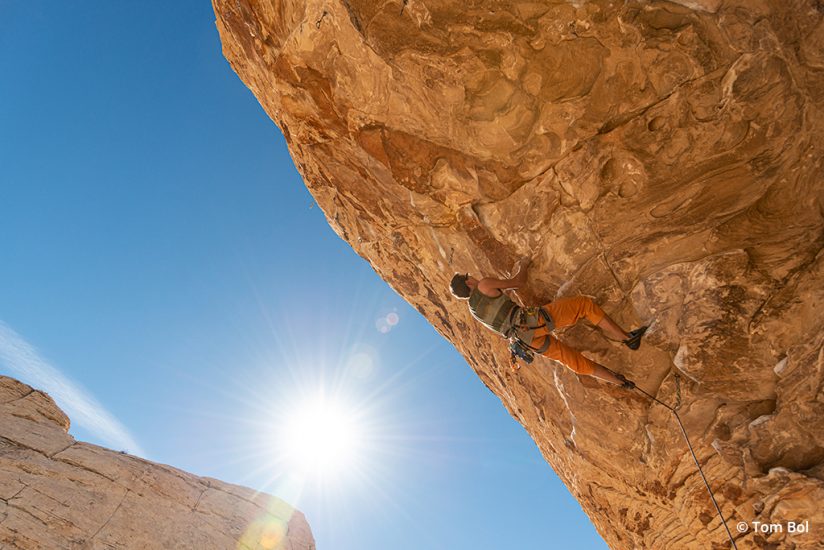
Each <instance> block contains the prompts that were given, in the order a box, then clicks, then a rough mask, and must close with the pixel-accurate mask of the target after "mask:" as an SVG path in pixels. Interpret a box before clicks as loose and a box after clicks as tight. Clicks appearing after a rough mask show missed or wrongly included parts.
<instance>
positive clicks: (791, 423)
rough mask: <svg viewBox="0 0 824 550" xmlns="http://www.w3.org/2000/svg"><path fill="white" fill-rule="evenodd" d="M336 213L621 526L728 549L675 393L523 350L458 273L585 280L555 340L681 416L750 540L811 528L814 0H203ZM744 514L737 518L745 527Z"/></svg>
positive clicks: (615, 541)
mask: <svg viewBox="0 0 824 550" xmlns="http://www.w3.org/2000/svg"><path fill="white" fill-rule="evenodd" d="M213 4H214V8H215V12H216V14H217V26H218V29H219V31H220V34H221V38H222V41H223V47H224V53H225V55H226V57H227V58H228V59H229V61H230V63H231V64H232V67H233V68H234V69H235V70H236V71H237V73H238V74H239V75H240V77H241V78H242V79H243V81H244V82H245V83H246V84H247V85H248V86H249V88H250V89H251V90H252V91H253V92H254V94H255V95H256V96H257V97H258V99H259V100H260V102H261V104H262V105H263V107H264V108H265V110H266V112H267V113H268V114H269V115H270V116H271V117H272V119H273V120H274V121H275V122H276V123H277V124H278V126H279V127H280V128H281V130H282V131H283V133H284V135H285V136H286V140H287V142H288V144H289V148H290V151H291V154H292V157H293V159H294V161H295V164H296V165H297V167H298V169H299V170H300V172H301V173H302V175H303V177H304V180H305V182H306V184H307V186H308V187H309V189H310V190H311V192H312V193H313V195H314V197H315V198H316V199H317V201H318V203H319V205H320V206H321V207H322V208H323V210H324V212H325V213H326V216H327V218H328V220H329V223H330V224H331V225H332V227H333V228H334V229H335V230H336V231H337V233H338V234H339V235H340V236H341V237H342V238H344V239H345V240H346V241H348V242H349V243H350V244H351V245H352V247H353V248H354V249H355V250H356V251H357V252H358V253H359V254H360V255H361V256H363V257H364V258H366V259H367V260H368V261H369V262H371V264H372V266H373V267H374V268H375V270H376V271H377V272H378V273H379V274H380V275H381V276H382V277H383V278H384V279H385V280H386V281H387V282H388V283H389V284H390V285H392V286H393V288H395V289H396V290H397V292H399V293H400V294H401V295H402V296H403V297H404V298H406V299H407V300H408V301H409V302H410V303H411V304H413V305H414V306H415V307H417V308H418V309H419V310H420V312H421V313H422V314H423V315H425V316H426V317H427V318H428V319H429V320H430V322H431V323H432V324H433V325H434V326H435V328H436V329H437V330H438V331H439V332H440V333H441V334H443V335H444V337H446V338H448V339H449V340H450V341H452V342H453V343H454V345H455V346H456V347H457V348H458V349H459V350H460V351H461V352H462V353H463V355H464V356H465V357H466V359H467V361H468V362H469V364H470V366H471V367H472V368H473V369H474V370H475V372H476V373H477V374H478V376H479V377H480V378H481V379H482V380H483V381H484V383H485V384H486V385H487V386H488V387H489V389H490V390H491V391H493V392H494V393H495V394H496V395H498V396H499V397H500V399H501V402H502V403H503V405H504V406H505V407H506V408H507V409H508V410H509V412H510V413H511V414H512V416H513V417H514V418H515V419H517V421H518V422H520V423H521V424H523V426H524V427H525V428H526V429H527V430H528V432H529V433H530V434H531V435H532V437H533V438H534V439H535V441H536V442H537V444H538V446H539V447H540V449H541V451H542V453H543V455H544V456H545V457H546V460H547V462H548V463H549V464H550V465H551V466H552V468H553V469H554V470H555V471H556V472H557V473H558V475H559V476H560V477H561V478H562V479H563V480H564V482H565V483H566V485H567V487H568V488H569V490H570V491H571V492H572V494H574V495H575V497H576V498H577V499H578V500H579V501H580V503H581V505H582V506H583V508H584V509H585V510H586V512H587V513H588V514H589V517H590V518H591V519H592V521H593V523H594V524H595V526H596V527H597V529H598V531H599V532H600V533H601V535H602V536H603V537H604V539H605V540H606V541H607V542H608V544H609V545H610V546H611V547H613V548H702V549H703V548H726V547H729V542H728V540H727V537H726V534H725V533H724V531H723V528H722V526H721V524H720V521H719V519H718V517H717V515H716V513H715V510H714V509H713V507H712V504H711V502H710V500H709V498H708V496H707V493H706V490H705V488H704V486H703V485H702V483H701V480H700V478H699V477H698V474H697V472H696V470H695V467H694V464H693V462H692V459H691V457H690V455H689V453H688V451H687V448H686V446H685V445H684V443H683V441H682V439H681V435H680V432H679V431H678V427H677V424H675V422H674V420H673V418H672V416H671V414H670V413H669V412H668V411H667V410H666V409H662V408H661V407H660V406H657V405H651V403H650V402H649V401H648V400H646V399H645V398H642V397H639V396H638V395H635V394H632V395H631V394H628V393H627V392H625V391H623V390H621V389H617V388H613V387H606V386H605V385H604V384H601V383H598V382H595V381H593V380H591V379H580V380H579V379H578V378H577V377H576V376H575V374H574V373H572V372H570V371H569V370H566V369H564V368H562V367H559V366H557V365H555V364H551V363H550V362H549V361H546V360H543V361H536V363H535V364H533V366H531V367H530V368H525V369H522V370H521V372H520V373H519V374H517V375H516V374H513V373H512V372H510V371H509V369H508V366H507V363H508V357H507V351H506V347H505V345H504V343H503V342H502V341H501V340H500V339H498V338H496V337H495V336H494V335H493V334H491V333H489V332H486V331H485V330H483V329H482V328H481V327H480V326H479V325H478V324H477V323H475V322H473V320H472V319H471V317H470V316H469V313H468V312H467V310H466V307H465V305H464V304H462V303H458V302H456V301H455V300H454V299H452V298H451V296H450V295H449V292H448V289H447V284H448V281H449V279H450V278H451V276H452V274H453V272H455V271H462V272H463V271H469V272H472V273H475V274H485V275H505V274H506V272H507V270H508V269H509V268H510V266H511V265H512V264H513V262H514V261H515V259H517V258H518V257H519V256H522V255H530V256H532V257H533V258H534V264H533V267H532V270H531V280H530V284H529V288H528V289H527V292H525V293H524V294H523V295H522V296H523V297H524V298H525V299H526V300H527V301H528V302H532V303H541V302H544V301H548V300H550V299H552V298H553V297H556V296H564V295H575V294H578V293H585V294H590V295H594V296H595V297H596V298H597V300H598V301H599V302H600V303H601V304H603V306H604V307H605V309H606V310H607V311H608V312H610V313H611V314H612V315H613V316H614V317H615V318H616V319H617V320H619V322H621V323H622V324H624V325H626V326H637V325H639V324H640V323H643V322H648V321H651V322H653V323H654V324H653V327H652V329H651V331H650V333H649V336H648V338H647V339H646V341H645V344H644V346H643V347H642V349H641V350H640V351H639V352H636V353H632V352H629V351H628V350H626V349H625V348H622V347H621V346H618V345H615V344H612V343H609V342H607V341H606V340H604V339H603V338H602V337H601V336H599V335H598V334H597V333H596V332H595V331H593V330H591V328H588V327H577V328H575V329H574V330H570V331H567V332H566V334H563V335H562V338H563V339H565V340H566V341H567V342H568V343H570V344H572V345H574V346H577V347H579V348H580V349H585V350H588V351H589V353H590V354H591V356H592V357H593V358H595V359H596V360H598V361H600V362H602V363H603V364H605V365H607V366H610V367H613V368H615V369H616V370H618V371H619V372H623V373H625V374H626V375H628V376H629V377H631V378H633V379H635V380H637V381H639V382H640V385H641V386H642V387H643V388H644V389H646V390H648V391H649V392H651V393H653V394H655V395H657V396H658V397H659V398H660V399H662V400H664V401H666V402H669V403H672V404H679V403H680V409H679V411H680V415H681V417H682V418H683V420H684V423H685V425H686V428H687V430H688V431H689V433H690V434H691V436H692V439H693V442H694V444H695V445H696V449H697V453H698V456H699V459H700V461H701V462H702V464H703V465H704V469H705V472H706V473H707V475H708V477H709V478H710V480H711V481H712V483H713V485H714V489H715V492H716V495H717V497H718V499H719V503H720V505H721V508H722V509H723V511H724V514H725V515H726V516H727V518H728V519H729V522H730V527H731V528H732V529H733V532H734V533H735V524H736V523H737V522H739V521H746V522H752V521H762V522H765V523H769V522H773V523H781V524H783V525H785V526H786V524H787V522H788V521H802V520H809V524H810V527H811V531H812V532H810V533H806V534H789V533H787V532H786V530H785V531H784V532H783V533H773V534H767V533H754V532H753V530H752V529H749V530H748V531H747V532H746V533H736V537H737V538H738V547H739V548H765V549H766V548H770V549H774V548H799V549H800V548H821V547H824V511H823V510H824V508H822V507H821V503H822V502H824V393H822V386H824V347H823V344H824V330H822V326H824V284H822V282H824V278H823V277H822V274H824V273H823V272H824V256H822V252H821V249H822V242H824V233H823V232H822V230H823V229H824V225H823V224H822V215H823V213H824V209H822V202H824V201H823V200H822V199H824V177H823V176H822V148H823V147H824V125H822V106H824V22H822V12H824V4H822V2H821V1H820V0H680V1H677V2H660V1H643V2H642V1H637V0H627V1H621V2H618V1H607V0H594V1H584V0H581V1H577V2H576V1H569V2H567V1H560V0H555V1H552V0H550V1H546V2H531V1H527V0H520V1H519V0H496V1H492V0H488V1H480V0H463V1H460V2H458V1H447V0H386V1H380V2H375V1H372V0H231V1H229V0H213ZM750 525H751V524H750Z"/></svg>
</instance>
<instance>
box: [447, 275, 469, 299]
mask: <svg viewBox="0 0 824 550" xmlns="http://www.w3.org/2000/svg"><path fill="white" fill-rule="evenodd" d="M474 286H475V279H473V278H472V277H470V276H469V273H455V276H454V277H452V282H451V283H449V290H451V291H452V295H453V296H454V297H455V298H460V299H462V300H465V299H467V298H469V294H470V293H471V292H472V288H473V287H474Z"/></svg>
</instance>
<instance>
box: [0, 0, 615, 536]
mask: <svg viewBox="0 0 824 550" xmlns="http://www.w3.org/2000/svg"><path fill="white" fill-rule="evenodd" d="M0 11H2V13H3V16H2V17H0V70H1V71H2V74H3V78H2V79H0V244H1V245H2V246H0V266H2V269H0V373H2V374H7V375H11V376H15V377H17V378H20V379H22V380H24V381H26V382H29V383H31V384H33V385H37V386H39V387H43V385H44V384H47V385H49V389H50V391H51V393H52V394H53V395H55V397H56V398H57V399H58V401H59V402H60V403H61V405H62V406H64V407H65V408H66V409H67V410H68V412H69V413H70V414H71V415H72V416H73V417H74V425H73V427H72V433H73V434H74V435H75V436H76V437H78V438H79V439H82V440H86V441H90V442H93V443H99V444H102V445H106V446H109V447H114V448H118V447H124V448H126V447H128V448H129V449H128V450H130V451H133V452H139V453H140V454H142V455H144V456H146V457H147V458H149V459H151V460H154V461H157V462H161V463H167V464H171V465H174V466H176V467H179V468H182V469H184V470H187V471H190V472H193V473H195V474H198V475H206V476H211V477H216V478H219V479H222V480H225V481H229V482H233V483H239V484H243V485H247V486H250V487H254V488H258V489H263V490H266V491H268V492H271V493H274V494H281V495H283V496H285V497H287V498H291V499H292V500H293V501H294V502H293V503H294V504H296V505H297V506H298V507H299V508H300V509H301V510H302V511H304V513H305V514H306V515H307V518H308V520H309V522H310V524H311V526H312V529H313V531H314V534H315V537H316V540H317V542H318V548H319V549H323V550H326V549H344V550H345V549H350V548H351V549H356V548H357V549H372V550H382V549H389V548H392V549H401V550H402V549H413V548H414V549H415V550H419V549H420V548H422V547H423V548H436V549H440V548H443V549H463V548H467V549H469V548H471V549H473V550H481V549H487V548H488V549H493V548H494V549H500V548H519V549H533V548H534V549H543V548H571V547H574V548H577V549H587V548H593V549H602V548H606V546H605V545H604V543H603V542H602V541H601V540H600V538H599V537H598V536H597V534H596V532H595V530H594V528H593V527H592V525H591V523H590V522H589V520H588V518H587V517H586V516H585V515H584V514H583V512H582V511H581V509H580V506H579V505H578V503H577V502H576V501H575V500H574V499H572V498H571V497H570V496H569V494H568V492H567V491H566V489H565V488H564V487H563V485H562V484H561V483H560V482H559V481H558V479H557V477H556V476H555V474H554V473H553V472H552V471H551V469H550V468H549V466H548V465H547V464H546V463H545V462H544V461H543V459H542V457H541V455H540V453H539V451H538V449H537V447H536V446H535V444H534V442H532V440H531V439H530V438H529V437H528V436H527V434H526V433H525V431H524V430H523V428H521V426H519V425H518V424H517V422H516V421H515V420H513V419H512V418H511V417H510V416H509V415H508V414H507V413H506V411H505V410H504V408H503V407H502V406H501V404H500V402H499V400H498V398H497V397H495V396H494V395H493V394H492V393H490V392H489V390H487V389H486V388H485V387H484V386H483V384H482V383H481V382H480V381H479V380H478V378H477V377H476V376H475V374H474V373H473V372H472V370H471V369H470V368H469V367H468V366H467V365H466V363H465V362H464V361H463V359H462V358H461V357H460V356H459V355H458V354H457V353H456V352H455V350H454V349H453V348H452V346H451V345H450V344H449V343H448V342H446V341H445V340H444V339H443V338H441V337H440V336H439V335H438V334H437V333H436V332H435V331H434V330H433V329H432V328H431V327H430V326H429V325H428V324H427V323H426V322H425V321H424V320H423V319H422V318H421V317H420V315H419V314H418V313H417V312H416V311H415V310H414V309H413V308H411V307H409V306H408V305H407V304H406V303H405V302H404V301H403V300H402V299H401V298H400V297H399V296H398V295H396V294H395V293H394V292H393V291H392V290H391V289H390V288H389V287H388V286H387V285H386V284H385V283H384V282H383V281H381V280H380V279H379V278H378V277H377V276H376V275H375V273H374V272H373V271H372V269H371V268H370V267H369V265H368V264H367V263H366V262H365V261H363V260H362V259H361V258H359V257H358V256H357V255H356V254H355V253H354V252H352V250H351V249H350V248H349V247H348V245H346V244H345V243H344V242H343V241H341V240H340V239H339V238H338V237H337V236H336V235H335V234H334V233H333V232H332V230H331V229H330V228H329V227H328V225H327V223H326V221H325V219H324V217H323V214H322V212H320V210H319V209H318V208H317V206H316V205H315V204H314V201H313V199H312V197H311V196H310V195H309V193H308V192H307V191H306V189H305V187H304V186H303V184H302V182H301V180H300V178H299V176H298V174H297V173H296V171H295V169H294V167H293V165H292V162H291V159H290V157H289V154H288V151H287V150H286V146H285V143H284V140H283V138H282V136H281V135H280V132H279V130H278V129H277V127H276V126H275V125H274V124H273V123H272V122H271V121H270V120H269V119H268V117H266V115H265V113H264V112H263V110H262V109H261V108H260V106H259V105H258V103H257V101H256V100H255V98H254V97H253V96H252V94H251V92H249V91H248V90H247V89H246V87H245V86H244V85H243V84H242V82H241V81H240V80H239V79H238V78H237V76H236V75H235V74H234V73H233V72H232V71H231V69H230V67H229V65H228V63H227V62H226V61H225V60H224V59H223V57H222V54H221V51H220V43H219V39H218V35H217V31H216V29H215V26H214V14H213V13H212V9H211V5H210V3H209V2H206V1H200V2H190V1H177V2H155V3H133V2H131V3H130V2H25V3H23V2H11V1H9V0H0ZM389 314H394V315H397V319H398V322H397V324H396V325H394V326H391V327H390V328H391V330H389V331H388V332H382V331H381V330H379V328H380V327H381V326H383V327H386V325H385V323H384V324H383V325H382V324H381V323H382V321H381V320H382V319H386V317H387V315H389ZM544 368H547V369H548V368H549V367H544ZM547 372H548V373H549V370H548V371H547ZM321 387H322V388H324V389H325V390H326V392H327V393H330V394H332V393H334V394H339V395H340V396H342V398H344V399H345V400H346V401H348V402H349V403H350V404H352V406H353V407H354V408H355V409H357V410H358V411H359V414H360V415H361V418H362V420H363V422H364V425H365V426H366V427H367V432H368V434H370V435H369V437H368V438H367V440H366V441H365V442H364V444H363V448H362V449H361V451H360V453H361V458H362V459H361V461H360V462H359V466H358V468H357V469H355V468H352V469H350V470H349V471H344V472H339V473H337V474H335V475H334V476H330V477H329V478H327V479H325V480H324V481H323V482H319V481H317V480H315V481H304V482H302V483H299V482H296V481H295V479H299V478H295V477H294V476H290V475H288V474H289V472H288V471H283V468H282V466H283V465H282V464H280V463H274V462H273V459H272V457H271V456H270V455H271V448H272V439H274V438H275V436H274V434H276V433H278V429H279V426H281V425H282V424H284V423H285V422H287V421H288V420H287V418H286V416H288V415H286V414H285V412H284V408H285V405H284V404H286V403H289V402H291V401H290V400H293V399H295V397H296V396H300V395H302V394H303V393H304V392H309V393H312V392H314V391H315V390H317V389H318V388H321ZM118 450H120V449H118ZM356 470H357V471H356ZM296 487H302V489H301V490H300V491H297V490H296V489H295V488H296Z"/></svg>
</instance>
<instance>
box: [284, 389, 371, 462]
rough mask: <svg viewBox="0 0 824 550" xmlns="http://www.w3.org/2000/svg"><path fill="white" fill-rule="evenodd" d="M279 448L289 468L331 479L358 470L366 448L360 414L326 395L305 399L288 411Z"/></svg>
mask: <svg viewBox="0 0 824 550" xmlns="http://www.w3.org/2000/svg"><path fill="white" fill-rule="evenodd" d="M277 439H278V441H277V446H278V448H279V450H280V453H281V455H282V456H283V459H284V460H285V462H286V463H287V464H288V465H289V467H290V469H291V470H293V471H296V472H300V473H302V474H304V475H306V476H309V477H314V476H317V477H329V476H331V475H335V474H340V473H342V472H346V471H348V470H351V469H352V468H354V467H355V465H356V463H357V462H358V459H359V458H360V454H361V451H362V446H363V428H362V422H360V421H359V415H358V414H357V411H356V410H355V409H354V407H352V406H351V405H348V404H347V403H345V402H343V401H342V400H340V399H337V398H332V397H329V396H326V395H324V394H322V393H321V394H318V395H315V396H312V397H309V398H304V399H303V400H301V401H300V402H299V403H297V404H296V405H295V406H293V408H292V409H291V410H290V411H289V413H288V414H287V415H286V417H285V418H284V421H283V429H282V430H280V433H279V434H278V437H277Z"/></svg>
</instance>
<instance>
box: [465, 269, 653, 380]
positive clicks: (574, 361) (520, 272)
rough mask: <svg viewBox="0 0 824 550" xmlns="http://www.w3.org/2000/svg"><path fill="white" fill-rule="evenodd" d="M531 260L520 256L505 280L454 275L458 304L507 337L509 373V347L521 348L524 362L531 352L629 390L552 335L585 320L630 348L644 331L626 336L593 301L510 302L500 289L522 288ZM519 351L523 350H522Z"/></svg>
mask: <svg viewBox="0 0 824 550" xmlns="http://www.w3.org/2000/svg"><path fill="white" fill-rule="evenodd" d="M530 262H531V260H530V259H529V258H524V259H522V260H520V261H519V262H518V263H517V264H516V265H515V269H513V272H514V273H515V275H514V276H512V277H511V278H509V279H495V278H492V277H483V278H481V279H476V278H474V277H472V276H471V275H469V274H468V273H466V274H461V273H456V274H455V276H454V277H453V278H452V282H451V283H450V285H449V286H450V290H451V291H452V294H453V295H454V296H455V297H456V298H459V299H461V300H468V302H469V311H470V312H471V313H472V316H473V317H475V319H477V320H478V321H480V322H481V323H482V324H483V325H484V326H486V327H487V328H489V329H491V330H493V331H495V332H497V333H498V334H501V335H502V336H504V337H505V338H509V339H510V342H511V345H510V348H511V349H513V369H515V370H517V369H518V368H519V367H518V363H517V361H515V360H514V357H515V355H516V354H517V355H518V356H521V357H524V356H523V355H521V354H520V353H517V351H516V348H515V347H513V346H518V345H521V346H525V348H526V351H525V353H526V354H527V356H528V358H527V360H528V361H531V357H532V352H534V353H538V354H540V355H543V356H545V357H549V358H550V359H555V360H556V361H559V362H560V363H562V364H563V365H564V366H566V367H568V368H570V369H571V370H573V371H574V372H576V373H578V374H584V375H588V376H594V377H596V378H600V379H601V380H604V381H606V382H610V383H612V384H617V385H620V386H623V387H624V388H627V389H632V388H634V387H635V384H634V383H633V382H632V381H631V380H629V379H627V378H626V377H625V376H624V375H622V374H618V373H615V372H612V371H611V370H609V369H608V368H606V367H604V366H603V365H599V364H598V363H596V362H595V361H592V360H591V359H588V358H587V357H584V356H583V355H582V354H581V352H579V351H578V350H576V349H573V348H571V347H569V346H567V345H566V344H564V343H563V342H561V341H560V340H559V339H558V338H557V337H556V336H555V335H554V334H553V332H554V330H555V329H559V328H564V327H568V326H570V325H574V324H575V323H576V322H578V320H580V319H581V318H586V319H588V320H589V321H590V322H591V323H592V324H593V325H595V326H597V327H598V328H599V329H601V330H602V331H603V332H604V334H606V335H607V336H608V337H611V338H613V339H615V340H618V341H621V342H622V343H623V344H624V345H625V346H627V347H628V348H630V349H632V350H637V349H638V348H639V347H640V345H641V337H642V336H643V335H644V333H645V332H646V330H647V327H645V326H644V327H641V328H638V329H635V330H633V331H631V332H626V331H624V329H622V328H621V327H620V326H618V324H617V323H615V321H613V320H612V319H610V317H609V316H608V315H607V314H606V313H604V310H602V309H601V308H600V307H599V306H598V305H597V304H596V303H595V302H593V301H592V299H591V298H588V297H586V296H576V297H574V298H559V299H558V300H555V301H554V302H550V303H548V304H546V305H543V306H541V307H540V308H529V307H521V306H519V305H518V304H516V303H515V302H513V301H512V300H511V299H510V298H509V297H508V296H507V295H506V293H505V292H504V291H506V290H515V289H518V288H521V287H523V286H524V285H525V284H526V279H527V268H528V267H529V264H530ZM521 350H522V351H523V347H522V348H521Z"/></svg>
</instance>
